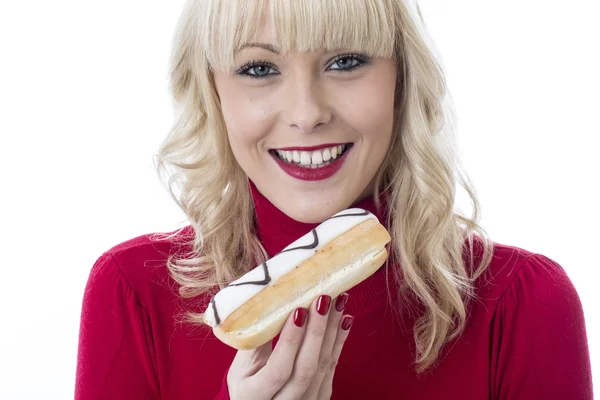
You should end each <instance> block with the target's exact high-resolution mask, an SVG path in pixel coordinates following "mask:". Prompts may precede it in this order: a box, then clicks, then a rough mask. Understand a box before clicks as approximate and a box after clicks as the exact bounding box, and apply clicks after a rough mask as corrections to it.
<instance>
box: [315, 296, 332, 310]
mask: <svg viewBox="0 0 600 400" xmlns="http://www.w3.org/2000/svg"><path fill="white" fill-rule="evenodd" d="M330 305H331V296H327V295H326V294H324V295H322V296H319V300H317V312H318V313H319V314H321V315H327V312H328V311H329V306H330Z"/></svg>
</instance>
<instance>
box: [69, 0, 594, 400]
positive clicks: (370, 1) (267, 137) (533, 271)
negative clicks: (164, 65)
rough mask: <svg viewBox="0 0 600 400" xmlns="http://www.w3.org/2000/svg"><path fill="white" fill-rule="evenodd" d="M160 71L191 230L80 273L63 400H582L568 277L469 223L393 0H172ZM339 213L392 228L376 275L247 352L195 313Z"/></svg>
mask: <svg viewBox="0 0 600 400" xmlns="http://www.w3.org/2000/svg"><path fill="white" fill-rule="evenodd" d="M171 77H172V80H171V89H172V93H173V96H174V98H175V100H176V101H177V103H178V105H179V106H180V111H181V113H180V116H179V119H178V121H177V123H176V125H175V127H174V128H173V130H172V132H171V133H170V135H169V137H168V138H167V140H166V141H165V143H164V145H163V146H162V148H161V150H160V154H159V163H158V167H159V170H160V172H162V173H165V175H166V176H168V177H169V185H170V190H171V192H172V194H173V196H174V198H175V200H176V201H177V202H178V204H179V205H180V206H181V207H182V208H183V210H184V211H185V212H186V214H187V215H188V217H189V220H190V223H191V225H190V226H188V227H186V228H184V229H182V230H180V231H177V232H174V233H172V234H169V235H146V236H143V237H139V238H135V239H132V240H130V241H127V242H125V243H122V244H120V245H118V246H115V247H114V248H113V249H111V250H109V251H107V252H106V253H105V254H103V255H102V256H101V257H100V258H99V259H98V261H97V262H96V264H95V265H94V267H93V269H92V272H91V274H90V278H89V282H88V285H87V288H86V292H85V298H84V303H83V311H82V323H81V333H80V347H79V360H78V361H79V363H78V369H77V387H76V397H77V398H78V399H91V398H94V399H96V398H107V399H119V398H124V399H125V398H126V399H214V398H232V399H272V398H274V399H328V398H332V399H390V398H394V399H395V398H403V399H439V398H444V399H511V400H512V399H591V398H592V391H591V374H590V365H589V356H588V349H587V341H586V335H585V325H584V319H583V314H582V309H581V304H580V301H579V298H578V296H577V293H576V291H575V289H574V288H573V286H572V284H571V282H570V281H569V279H568V277H567V276H566V274H565V273H564V271H563V270H562V268H561V267H560V266H559V265H557V264H556V263H555V262H553V261H552V260H550V259H548V258H546V257H544V256H543V255H540V254H534V253H531V252H528V251H526V250H523V249H518V248H515V247H511V246H506V245H500V244H495V243H493V242H491V241H490V240H489V239H487V238H486V236H485V233H484V231H483V230H482V229H481V228H480V226H479V225H478V224H477V220H478V202H477V199H476V198H475V196H474V195H473V192H472V190H471V188H470V186H469V185H468V183H467V182H466V180H465V179H464V178H463V176H462V174H461V173H460V168H459V164H458V160H457V159H456V157H455V154H454V145H453V143H452V141H451V137H452V136H451V134H452V132H451V127H450V124H449V114H448V110H447V109H446V107H445V101H446V98H447V93H446V88H445V82H444V78H443V75H442V73H441V71H440V68H439V66H438V64H437V63H436V60H435V58H434V57H433V55H432V51H431V47H430V46H429V45H428V42H427V36H426V33H425V31H424V29H423V28H422V22H421V20H420V17H419V14H418V9H417V6H416V4H414V3H413V2H412V1H411V0H402V1H401V0H336V1H334V0H331V1H322V0H313V1H308V0H307V1H293V2H292V1H287V0H280V1H275V0H272V1H270V2H269V1H266V0H255V1H241V0H240V1H234V0H231V1H230V0H227V1H224V0H222V1H216V0H215V1H195V0H190V1H189V2H188V4H187V6H186V8H185V10H184V12H183V15H182V19H181V22H180V25H179V30H178V34H177V36H176V40H175V46H174V53H173V59H172V75H171ZM457 182H458V183H459V184H461V185H462V186H463V187H464V188H465V189H466V191H467V192H468V193H469V195H470V196H471V199H472V201H473V206H474V215H473V217H472V218H469V217H465V216H461V215H459V214H457V213H456V212H455V211H454V210H453V206H454V191H455V183H457ZM351 206H353V207H360V208H364V209H367V210H369V211H371V212H372V213H374V214H375V215H376V216H377V217H378V218H379V219H380V221H382V223H384V224H385V225H386V226H387V228H388V230H389V231H390V233H391V235H392V243H391V245H390V258H389V260H388V263H387V264H386V265H385V267H382V268H380V270H379V271H377V272H376V273H375V274H374V275H373V276H371V277H370V278H369V279H367V280H365V281H364V282H362V283H360V284H359V285H357V286H355V287H354V288H352V289H350V290H349V291H348V292H347V293H344V294H342V295H340V296H339V297H338V298H336V299H331V298H329V297H328V296H319V297H318V298H317V299H316V300H315V302H314V304H313V305H312V306H311V307H310V309H308V310H305V309H298V310H296V311H295V312H293V313H291V315H290V316H289V318H288V321H287V322H286V325H285V326H284V328H283V331H282V332H281V334H280V335H279V336H278V337H277V338H276V339H274V340H273V342H269V343H267V344H265V345H264V346H261V347H260V348H258V349H255V350H251V351H235V350H234V349H232V348H229V347H228V346H226V345H224V344H222V343H221V342H220V341H218V340H217V339H216V338H215V337H214V335H213V334H212V332H211V331H210V329H209V328H208V327H207V326H205V325H203V324H202V322H201V321H202V314H201V313H202V312H203V311H204V310H205V308H206V306H207V304H208V302H209V300H210V297H211V296H212V295H213V294H214V293H215V292H216V291H217V290H218V289H219V287H222V286H224V285H226V284H227V283H228V282H231V281H233V280H234V279H236V278H237V277H239V276H241V275H242V274H243V273H244V272H246V271H248V270H249V269H251V268H254V267H255V266H256V265H258V264H259V263H261V262H262V261H263V260H265V259H267V258H269V257H271V256H273V255H274V254H276V253H277V252H279V251H280V250H281V249H283V248H284V247H285V246H287V245H288V244H289V243H291V242H292V241H294V240H296V239H297V238H299V237H300V236H302V235H304V234H305V233H307V232H308V231H309V230H310V229H312V228H313V227H315V226H316V225H317V224H318V223H319V222H321V221H323V220H325V219H327V218H328V217H330V216H331V215H333V214H335V213H337V212H339V211H341V210H343V209H345V208H349V207H351Z"/></svg>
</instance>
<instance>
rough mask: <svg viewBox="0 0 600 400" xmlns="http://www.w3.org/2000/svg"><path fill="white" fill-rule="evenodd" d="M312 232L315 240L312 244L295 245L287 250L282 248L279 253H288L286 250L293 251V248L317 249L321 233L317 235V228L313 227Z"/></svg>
mask: <svg viewBox="0 0 600 400" xmlns="http://www.w3.org/2000/svg"><path fill="white" fill-rule="evenodd" d="M311 232H312V234H313V242H312V243H311V244H307V245H306V246H298V247H293V248H291V249H287V250H281V251H280V252H279V253H277V254H281V253H286V252H288V251H292V250H310V249H315V248H316V247H317V246H318V245H319V235H317V229H316V228H315V229H313V230H312V231H311Z"/></svg>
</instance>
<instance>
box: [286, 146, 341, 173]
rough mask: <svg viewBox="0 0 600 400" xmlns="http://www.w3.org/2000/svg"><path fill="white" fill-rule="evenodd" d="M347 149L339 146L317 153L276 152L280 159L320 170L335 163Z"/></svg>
mask: <svg viewBox="0 0 600 400" xmlns="http://www.w3.org/2000/svg"><path fill="white" fill-rule="evenodd" d="M345 147H346V145H339V146H333V147H330V148H327V149H321V150H316V151H298V150H293V151H289V150H276V153H277V155H278V156H279V158H281V159H282V160H284V161H287V162H289V163H291V162H294V163H297V164H300V165H303V166H305V167H307V168H320V167H324V166H326V165H329V164H331V163H332V162H333V161H335V160H336V159H337V158H338V157H339V156H340V155H341V154H342V152H343V151H344V149H345Z"/></svg>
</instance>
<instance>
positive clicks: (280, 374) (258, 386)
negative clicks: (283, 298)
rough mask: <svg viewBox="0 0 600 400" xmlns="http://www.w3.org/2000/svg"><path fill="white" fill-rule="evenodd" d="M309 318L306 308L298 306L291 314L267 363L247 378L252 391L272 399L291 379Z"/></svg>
mask: <svg viewBox="0 0 600 400" xmlns="http://www.w3.org/2000/svg"><path fill="white" fill-rule="evenodd" d="M307 319H308V310H307V309H306V308H298V309H296V310H295V311H294V312H293V313H291V314H290V316H289V317H288V319H287V321H286V323H285V325H284V327H283V329H282V331H281V334H280V335H279V341H278V342H277V345H276V346H275V348H274V349H273V351H272V353H271V356H270V357H269V360H268V361H267V363H266V365H265V366H264V367H263V368H262V369H261V370H260V371H258V372H257V373H256V374H255V375H254V376H253V377H252V378H249V379H248V380H247V382H248V384H249V385H250V387H248V389H249V390H251V391H252V393H256V394H261V393H264V395H265V397H268V398H269V399H270V398H272V397H273V395H274V394H275V393H277V391H278V390H279V389H281V387H282V386H284V385H285V383H286V382H287V381H288V380H289V379H290V376H291V375H292V371H293V368H294V361H295V359H296V355H297V353H298V350H299V348H300V345H301V343H302V339H303V338H304V335H305V331H306V321H307Z"/></svg>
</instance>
